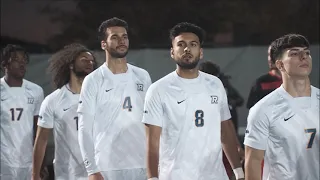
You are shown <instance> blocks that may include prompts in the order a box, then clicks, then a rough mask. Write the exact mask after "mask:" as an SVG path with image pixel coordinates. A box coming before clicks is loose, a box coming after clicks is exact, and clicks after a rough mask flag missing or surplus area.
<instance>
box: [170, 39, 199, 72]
mask: <svg viewBox="0 0 320 180" xmlns="http://www.w3.org/2000/svg"><path fill="white" fill-rule="evenodd" d="M202 52H203V50H202V48H201V46H200V41H199V38H198V36H197V35H195V34H194V33H181V34H180V35H179V36H177V37H175V38H174V40H173V41H172V48H171V58H172V59H174V60H175V62H176V63H177V65H178V66H179V67H180V68H182V69H194V68H196V67H197V65H198V63H199V61H200V59H201V58H202Z"/></svg>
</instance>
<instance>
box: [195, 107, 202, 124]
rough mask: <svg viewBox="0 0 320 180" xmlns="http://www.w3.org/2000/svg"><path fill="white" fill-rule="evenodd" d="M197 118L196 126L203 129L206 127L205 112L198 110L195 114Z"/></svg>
mask: <svg viewBox="0 0 320 180" xmlns="http://www.w3.org/2000/svg"><path fill="white" fill-rule="evenodd" d="M194 116H195V118H196V119H195V125H196V126H197V127H202V126H203V125H204V119H203V117H204V112H203V111H202V110H196V112H195V113H194Z"/></svg>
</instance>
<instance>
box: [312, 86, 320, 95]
mask: <svg viewBox="0 0 320 180" xmlns="http://www.w3.org/2000/svg"><path fill="white" fill-rule="evenodd" d="M311 90H312V91H314V92H315V93H316V94H319V93H320V89H319V88H317V87H315V86H311Z"/></svg>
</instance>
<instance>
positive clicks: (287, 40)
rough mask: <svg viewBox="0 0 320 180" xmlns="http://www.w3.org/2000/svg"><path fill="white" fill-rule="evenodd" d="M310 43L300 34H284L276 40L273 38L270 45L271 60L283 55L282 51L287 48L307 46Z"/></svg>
mask: <svg viewBox="0 0 320 180" xmlns="http://www.w3.org/2000/svg"><path fill="white" fill-rule="evenodd" d="M309 46H310V44H309V41H308V40H307V38H306V37H304V36H302V35H300V34H286V35H284V36H282V37H280V38H278V39H276V40H274V41H273V42H272V43H271V45H270V48H271V49H270V57H271V61H272V62H273V63H275V61H276V60H277V59H279V58H281V56H282V55H283V52H284V51H285V50H286V49H288V48H293V47H307V48H309Z"/></svg>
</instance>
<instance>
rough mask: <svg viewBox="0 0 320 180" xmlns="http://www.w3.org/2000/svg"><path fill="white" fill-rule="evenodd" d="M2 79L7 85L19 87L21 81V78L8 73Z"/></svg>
mask: <svg viewBox="0 0 320 180" xmlns="http://www.w3.org/2000/svg"><path fill="white" fill-rule="evenodd" d="M4 80H5V81H6V83H7V84H8V86H9V87H21V86H22V83H23V79H20V78H15V77H12V76H10V75H8V74H6V75H5V76H4Z"/></svg>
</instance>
